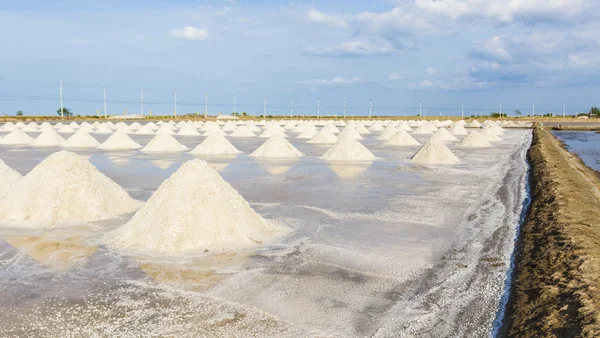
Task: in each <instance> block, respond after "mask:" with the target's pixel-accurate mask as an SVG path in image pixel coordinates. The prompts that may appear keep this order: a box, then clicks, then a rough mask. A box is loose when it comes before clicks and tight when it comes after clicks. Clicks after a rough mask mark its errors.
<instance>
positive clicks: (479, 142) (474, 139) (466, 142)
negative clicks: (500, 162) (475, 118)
mask: <svg viewBox="0 0 600 338" xmlns="http://www.w3.org/2000/svg"><path fill="white" fill-rule="evenodd" d="M458 145H459V146H461V147H470V148H486V147H491V146H492V145H491V144H490V143H489V142H488V140H487V138H485V136H483V135H481V134H480V133H478V132H477V131H475V130H473V131H472V132H470V133H469V134H467V136H465V138H464V139H462V141H460V142H459V143H458Z"/></svg>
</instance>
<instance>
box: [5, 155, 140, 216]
mask: <svg viewBox="0 0 600 338" xmlns="http://www.w3.org/2000/svg"><path fill="white" fill-rule="evenodd" d="M139 206H140V202H138V201H136V200H134V199H133V198H131V197H130V196H129V195H128V194H127V193H126V192H125V190H123V189H122V188H121V187H120V186H119V185H118V184H116V183H115V182H113V181H112V180H111V179H109V178H108V177H106V176H104V175H103V174H102V173H100V172H99V171H98V170H97V169H96V168H95V167H94V166H93V165H92V164H90V163H89V162H88V161H87V160H86V159H85V158H83V157H81V156H78V155H76V154H74V153H71V152H68V151H64V150H63V151H59V152H56V153H54V154H52V155H50V156H48V157H47V158H46V159H45V160H44V161H42V163H40V164H38V165H37V166H36V167H35V168H33V169H32V170H31V171H30V172H29V173H28V174H27V175H26V176H25V177H23V179H21V180H20V181H18V182H17V184H16V185H15V186H14V188H13V189H12V190H11V191H10V192H9V193H8V194H6V195H5V196H4V197H3V198H2V199H0V221H1V222H7V223H10V225H11V226H14V225H18V226H33V227H37V228H46V227H56V226H64V225H70V224H73V223H81V222H92V221H98V220H103V219H110V218H115V217H117V216H119V215H122V214H126V213H129V212H133V211H135V210H137V209H138V208H139Z"/></svg>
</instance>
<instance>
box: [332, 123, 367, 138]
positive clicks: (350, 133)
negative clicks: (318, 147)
mask: <svg viewBox="0 0 600 338" xmlns="http://www.w3.org/2000/svg"><path fill="white" fill-rule="evenodd" d="M346 137H350V138H353V139H355V140H362V139H363V138H364V137H362V136H361V135H360V134H359V133H358V132H357V131H356V129H354V127H352V126H347V127H346V128H344V130H342V132H341V133H340V134H339V135H338V139H342V138H346Z"/></svg>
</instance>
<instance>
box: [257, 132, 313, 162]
mask: <svg viewBox="0 0 600 338" xmlns="http://www.w3.org/2000/svg"><path fill="white" fill-rule="evenodd" d="M250 156H252V157H278V158H293V157H301V156H303V155H302V153H301V152H300V151H299V150H298V149H296V148H295V147H294V146H293V145H292V144H291V143H290V142H288V141H287V140H286V139H284V138H283V137H280V136H273V137H271V138H270V139H268V140H266V141H265V143H263V144H262V145H261V146H260V147H258V149H256V150H255V151H254V152H253V153H252V154H250Z"/></svg>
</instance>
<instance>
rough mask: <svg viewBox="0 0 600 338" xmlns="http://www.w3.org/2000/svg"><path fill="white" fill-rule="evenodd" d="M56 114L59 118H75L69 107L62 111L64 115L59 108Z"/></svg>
mask: <svg viewBox="0 0 600 338" xmlns="http://www.w3.org/2000/svg"><path fill="white" fill-rule="evenodd" d="M56 114H57V115H58V116H61V115H64V116H65V117H71V116H73V113H72V112H71V111H70V110H69V108H67V107H63V109H62V114H61V111H60V108H58V109H57V110H56Z"/></svg>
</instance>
